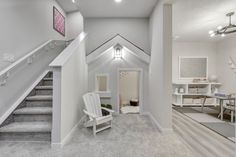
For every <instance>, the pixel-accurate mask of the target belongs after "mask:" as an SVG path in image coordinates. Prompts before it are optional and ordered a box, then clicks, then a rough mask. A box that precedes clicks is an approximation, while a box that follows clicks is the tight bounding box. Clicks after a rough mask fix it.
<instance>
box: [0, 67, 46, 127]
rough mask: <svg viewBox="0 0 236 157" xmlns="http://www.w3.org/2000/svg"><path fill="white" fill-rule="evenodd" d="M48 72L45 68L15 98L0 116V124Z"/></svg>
mask: <svg viewBox="0 0 236 157" xmlns="http://www.w3.org/2000/svg"><path fill="white" fill-rule="evenodd" d="M48 72H49V70H46V71H45V72H43V73H42V74H41V75H40V76H39V77H38V78H37V80H36V81H35V82H34V83H33V84H31V86H30V87H29V88H28V89H27V90H26V91H25V92H24V93H23V94H22V95H21V96H20V97H19V98H18V99H17V100H16V102H15V103H14V104H13V105H12V106H11V107H10V108H9V109H8V110H7V111H6V112H5V113H4V114H3V115H2V116H1V117H0V124H2V123H3V122H4V121H5V120H6V119H7V118H8V117H9V116H10V115H11V113H12V112H13V111H14V110H15V109H16V108H17V107H18V106H19V105H20V104H21V103H22V101H23V100H24V99H25V98H26V97H27V96H28V95H29V94H30V92H31V91H32V90H33V89H34V88H35V86H37V84H38V83H39V82H40V81H41V80H42V79H43V78H44V76H45V75H46V74H47V73H48Z"/></svg>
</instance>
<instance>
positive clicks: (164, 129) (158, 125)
mask: <svg viewBox="0 0 236 157" xmlns="http://www.w3.org/2000/svg"><path fill="white" fill-rule="evenodd" d="M142 115H147V116H149V118H150V119H151V120H152V121H153V123H154V124H155V126H156V127H157V129H159V130H160V131H161V133H164V134H169V133H173V129H172V128H163V127H162V126H161V125H160V123H159V122H158V121H157V120H156V119H155V118H154V116H153V115H152V114H151V113H150V112H143V113H142Z"/></svg>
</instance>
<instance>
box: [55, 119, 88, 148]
mask: <svg viewBox="0 0 236 157" xmlns="http://www.w3.org/2000/svg"><path fill="white" fill-rule="evenodd" d="M85 118H86V116H83V117H82V118H81V119H80V120H79V122H78V123H77V124H75V126H74V127H73V128H72V129H71V131H70V132H69V133H68V134H67V135H66V137H65V138H64V139H63V140H62V141H61V143H51V148H52V149H61V148H63V147H64V146H65V145H66V144H67V143H69V142H70V140H71V139H72V138H73V135H74V133H75V131H76V129H77V128H78V126H79V125H80V124H81V123H82V122H83V120H84V119H85Z"/></svg>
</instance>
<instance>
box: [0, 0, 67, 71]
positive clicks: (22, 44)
mask: <svg viewBox="0 0 236 157" xmlns="http://www.w3.org/2000/svg"><path fill="white" fill-rule="evenodd" d="M53 6H56V7H57V8H58V10H59V11H60V12H61V13H62V14H64V15H65V13H64V11H63V10H62V9H61V7H60V6H59V5H58V4H57V2H56V1H55V0H7V1H4V0H1V1H0V21H1V25H0V34H1V36H0V70H2V69H3V68H4V67H6V66H8V65H9V64H10V63H7V62H3V54H4V53H9V54H12V55H14V56H15V58H16V59H18V58H20V57H22V56H24V55H25V54H27V53H28V52H30V51H31V50H33V49H35V48H36V47H38V46H39V45H41V44H42V43H44V42H45V41H47V40H49V39H65V38H64V37H63V36H62V35H60V34H59V33H57V32H56V31H54V29H53Z"/></svg>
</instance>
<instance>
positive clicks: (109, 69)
mask: <svg viewBox="0 0 236 157" xmlns="http://www.w3.org/2000/svg"><path fill="white" fill-rule="evenodd" d="M120 68H125V69H127V68H135V69H142V70H143V76H142V77H143V91H142V93H143V104H142V105H143V107H144V108H143V109H141V110H142V111H147V106H148V65H147V64H146V63H144V62H142V61H141V60H140V59H138V58H137V57H135V56H134V55H133V54H130V53H127V52H125V56H124V58H123V59H122V60H114V58H113V51H112V50H110V51H107V52H106V53H105V54H104V55H102V56H101V57H100V58H98V59H97V60H96V61H95V62H92V63H91V64H89V77H88V80H89V91H95V76H96V74H108V75H109V89H110V91H111V98H110V99H106V100H104V99H102V103H110V104H112V107H113V109H114V110H115V111H117V112H118V111H119V109H118V104H117V101H118V96H117V93H118V81H119V80H118V79H119V73H118V69H120Z"/></svg>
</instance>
